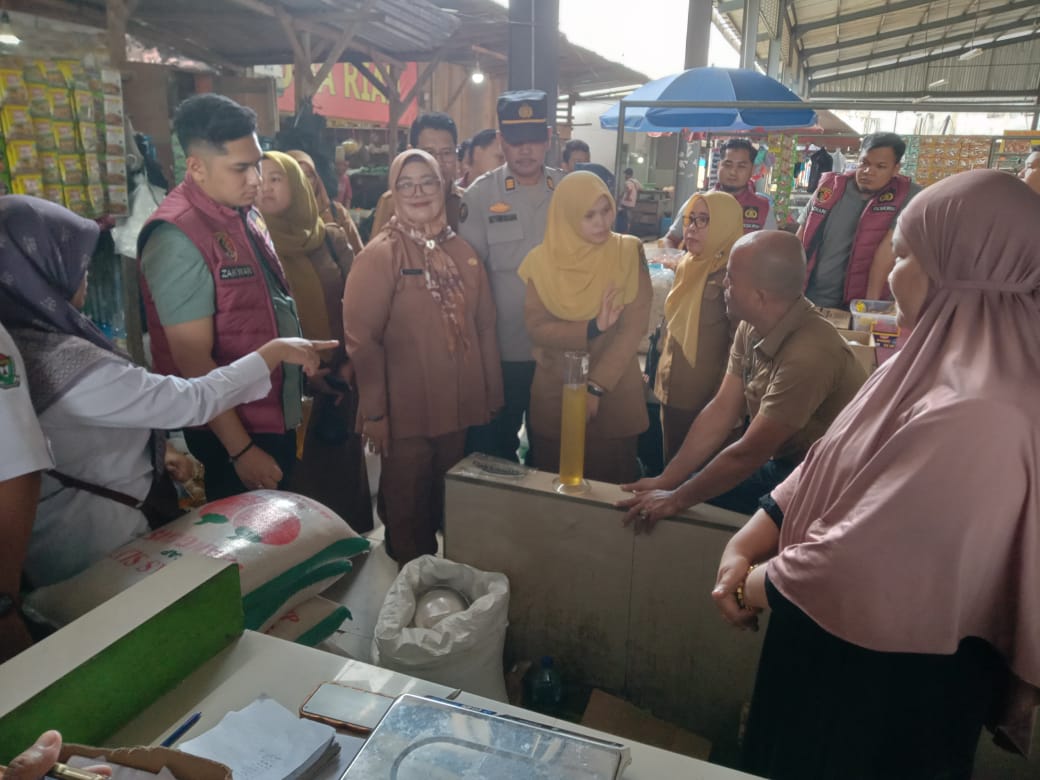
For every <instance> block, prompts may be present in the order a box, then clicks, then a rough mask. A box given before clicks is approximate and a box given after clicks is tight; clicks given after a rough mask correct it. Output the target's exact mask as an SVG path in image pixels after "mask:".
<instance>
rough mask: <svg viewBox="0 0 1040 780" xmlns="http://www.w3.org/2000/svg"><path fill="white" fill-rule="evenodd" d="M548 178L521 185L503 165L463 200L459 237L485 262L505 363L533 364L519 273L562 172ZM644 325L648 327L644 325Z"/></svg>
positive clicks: (550, 172)
mask: <svg viewBox="0 0 1040 780" xmlns="http://www.w3.org/2000/svg"><path fill="white" fill-rule="evenodd" d="M544 171H545V178H544V180H542V181H539V183H538V184H535V185H532V186H530V187H524V186H522V185H521V184H520V183H519V182H518V181H517V180H516V177H514V176H513V174H512V173H511V172H510V171H509V166H508V165H503V166H501V167H499V168H496V169H495V170H493V171H489V172H488V173H486V174H484V175H483V176H481V177H480V178H479V179H477V180H476V181H475V182H473V184H471V185H470V186H469V189H467V190H466V192H465V193H464V194H463V196H462V212H461V213H460V214H459V234H460V235H461V236H462V237H463V238H464V239H466V242H467V243H468V244H469V245H470V246H471V247H473V249H474V250H475V251H476V253H477V255H478V256H479V257H480V258H481V259H482V260H483V261H484V264H485V267H486V268H487V272H488V278H489V279H490V280H491V292H492V293H493V294H494V296H495V307H496V308H497V310H498V346H499V350H500V351H501V353H502V360H505V361H528V360H531V359H532V357H531V340H530V338H529V337H528V335H527V328H526V327H525V326H524V297H525V295H526V290H525V285H524V281H523V280H522V279H521V278H520V277H519V276H517V273H516V269H517V268H519V267H520V263H522V262H523V261H524V258H525V257H527V253H528V252H530V251H531V250H532V249H534V248H535V247H536V246H538V244H540V243H542V240H543V239H544V238H545V223H546V219H547V217H548V214H549V201H550V200H551V199H552V194H553V189H554V188H555V187H556V182H558V181H559V180H560V179H562V178H563V171H558V170H556V169H555V168H545V169H544ZM644 325H645V323H644Z"/></svg>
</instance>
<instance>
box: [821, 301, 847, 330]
mask: <svg viewBox="0 0 1040 780" xmlns="http://www.w3.org/2000/svg"><path fill="white" fill-rule="evenodd" d="M817 311H819V312H820V314H822V315H823V318H824V319H825V320H827V322H829V323H830V324H831V325H833V326H834V327H835V328H837V329H838V330H848V329H849V328H851V327H852V312H850V311H849V310H848V309H825V308H823V307H822V306H821V307H820V308H818V309H817Z"/></svg>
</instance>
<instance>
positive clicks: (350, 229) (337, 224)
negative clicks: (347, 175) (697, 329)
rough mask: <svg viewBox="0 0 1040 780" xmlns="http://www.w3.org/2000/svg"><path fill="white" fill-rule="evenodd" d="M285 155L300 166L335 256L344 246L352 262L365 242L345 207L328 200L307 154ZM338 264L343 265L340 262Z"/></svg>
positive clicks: (291, 153) (294, 153)
mask: <svg viewBox="0 0 1040 780" xmlns="http://www.w3.org/2000/svg"><path fill="white" fill-rule="evenodd" d="M286 154H287V155H289V156H290V157H292V158H293V159H294V160H296V162H298V163H299V164H300V168H302V169H303V174H304V176H306V177H307V181H309V182H310V184H311V189H312V190H313V191H314V198H315V200H316V201H317V202H318V213H319V214H320V215H321V218H322V219H323V220H324V221H325V229H326V230H328V231H329V234H330V235H331V236H332V241H333V245H334V246H335V249H336V252H337V254H338V253H339V251H340V247H341V246H345V247H347V248H348V249H349V250H350V255H349V256H350V259H351V260H353V259H354V258H355V257H357V255H358V253H360V252H361V250H362V249H364V248H365V242H364V241H362V240H361V234H360V233H359V232H358V229H357V225H355V224H354V220H353V219H352V218H351V216H350V212H349V211H348V210H347V207H346V206H344V205H343V204H342V203H340V202H339V201H334V200H330V199H329V192H328V190H327V189H325V183H324V182H323V181H322V180H321V177H320V176H319V175H318V169H317V167H316V166H315V165H314V160H313V159H312V158H311V156H310V155H309V154H307V152H301V151H300V150H299V149H290V150H289V151H288V152H286ZM340 264H341V265H343V263H342V262H341V263H340ZM349 271H350V263H349V262H348V263H347V264H346V272H347V273H349Z"/></svg>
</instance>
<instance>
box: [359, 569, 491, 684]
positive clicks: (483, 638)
mask: <svg viewBox="0 0 1040 780" xmlns="http://www.w3.org/2000/svg"><path fill="white" fill-rule="evenodd" d="M438 586H445V587H449V588H452V589H454V590H456V591H458V592H459V593H461V594H462V595H463V596H465V597H466V600H467V601H469V603H470V606H469V608H468V609H466V610H464V611H463V612H457V613H455V614H453V615H449V616H448V617H446V618H444V619H443V620H441V621H440V622H439V623H437V625H435V626H434V627H433V628H416V627H414V626H412V625H411V623H412V618H413V616H414V615H415V605H416V600H417V599H418V598H419V597H420V596H421V595H422V594H423V593H425V592H426V591H427V590H429V589H430V588H434V587H438ZM508 613H509V580H508V579H507V578H506V575H504V574H497V573H489V572H483V571H479V570H477V569H474V568H473V567H471V566H466V565H465V564H461V563H455V562H454V561H448V560H445V559H444V558H436V557H434V556H432V555H424V556H422V557H421V558H417V559H416V560H414V561H410V562H409V563H407V564H405V566H404V568H403V569H401V572H400V574H398V575H397V579H396V580H394V584H393V585H391V586H390V590H389V592H388V593H387V594H386V599H385V600H384V601H383V606H382V608H381V609H380V610H379V619H378V621H376V629H375V636H374V637H373V639H372V663H374V664H376V665H377V666H382V667H383V668H384V669H391V670H393V671H396V672H402V673H403V674H410V675H412V676H414V677H420V678H422V679H424V680H429V681H430V682H435V683H440V684H441V685H447V686H450V687H452V688H462V689H463V690H465V691H467V692H469V693H475V694H477V695H478V696H484V697H487V698H489V699H496V700H498V701H502V702H504V701H507V700H508V699H507V696H506V685H505V678H504V676H503V671H502V652H503V648H504V647H505V641H506V626H508V625H509V619H508Z"/></svg>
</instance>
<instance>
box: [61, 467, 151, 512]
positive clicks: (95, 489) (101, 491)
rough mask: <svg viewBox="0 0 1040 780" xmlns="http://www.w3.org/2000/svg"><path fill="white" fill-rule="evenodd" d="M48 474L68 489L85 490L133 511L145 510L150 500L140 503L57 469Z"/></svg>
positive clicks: (123, 494)
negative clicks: (145, 505) (146, 503)
mask: <svg viewBox="0 0 1040 780" xmlns="http://www.w3.org/2000/svg"><path fill="white" fill-rule="evenodd" d="M47 473H48V474H50V475H51V476H52V477H54V478H55V479H56V480H58V482H60V483H61V484H62V485H63V486H65V487H67V488H75V489H76V490H85V491H87V492H88V493H93V494H94V495H95V496H101V497H102V498H107V499H108V500H110V501H115V502H117V503H120V504H123V505H124V506H128V507H131V508H133V509H143V508H144V504H145V501H147V500H148V499H147V498H145V500H144V501H138V500H137V499H136V498H134V497H133V496H128V495H127V494H126V493H120V492H119V491H118V490H112V489H111V488H107V487H101V485H95V484H94V483H93V482H86V481H84V480H82V479H77V478H76V477H70V476H69V475H68V474H62V473H61V472H60V471H57V470H56V469H48V471H47Z"/></svg>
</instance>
